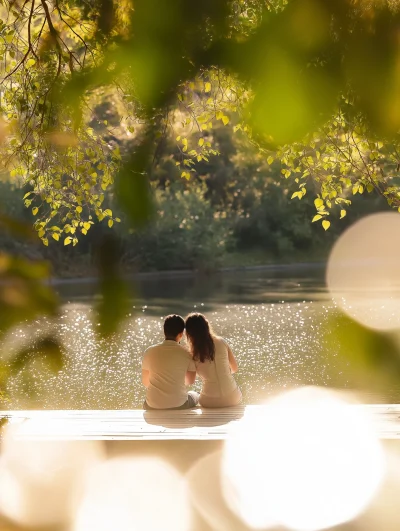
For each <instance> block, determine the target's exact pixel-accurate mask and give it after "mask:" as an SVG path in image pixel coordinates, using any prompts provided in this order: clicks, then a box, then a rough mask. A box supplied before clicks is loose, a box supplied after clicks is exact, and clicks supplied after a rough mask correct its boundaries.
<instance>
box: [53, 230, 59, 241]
mask: <svg viewBox="0 0 400 531" xmlns="http://www.w3.org/2000/svg"><path fill="white" fill-rule="evenodd" d="M52 236H53V238H54V239H55V240H56V242H58V240H59V239H60V235H59V234H58V233H57V232H54V233H53V234H52Z"/></svg>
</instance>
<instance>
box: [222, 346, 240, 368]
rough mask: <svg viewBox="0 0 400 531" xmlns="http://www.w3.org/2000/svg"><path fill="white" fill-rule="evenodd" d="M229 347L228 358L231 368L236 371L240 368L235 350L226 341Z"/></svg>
mask: <svg viewBox="0 0 400 531" xmlns="http://www.w3.org/2000/svg"><path fill="white" fill-rule="evenodd" d="M225 345H226V347H227V349H228V359H229V367H230V368H231V372H232V373H235V372H236V371H237V370H238V364H237V361H236V358H235V356H234V355H233V352H232V350H231V348H230V346H229V345H227V344H226V343H225Z"/></svg>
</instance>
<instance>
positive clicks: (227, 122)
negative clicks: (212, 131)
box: [222, 116, 229, 125]
mask: <svg viewBox="0 0 400 531" xmlns="http://www.w3.org/2000/svg"><path fill="white" fill-rule="evenodd" d="M222 123H223V124H224V125H228V124H229V118H228V117H227V116H223V117H222Z"/></svg>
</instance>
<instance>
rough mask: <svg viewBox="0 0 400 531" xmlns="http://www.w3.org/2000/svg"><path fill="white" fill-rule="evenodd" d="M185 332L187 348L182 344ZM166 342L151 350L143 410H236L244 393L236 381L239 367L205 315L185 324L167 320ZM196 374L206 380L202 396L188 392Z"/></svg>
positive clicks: (147, 356) (172, 317)
mask: <svg viewBox="0 0 400 531" xmlns="http://www.w3.org/2000/svg"><path fill="white" fill-rule="evenodd" d="M185 330H186V339H187V343H188V348H185V347H184V346H182V345H180V341H181V340H182V338H183V335H184V332H185ZM164 335H165V340H164V341H163V342H162V343H160V344H159V345H154V346H152V347H150V348H148V349H147V350H146V352H145V353H144V356H143V363H142V382H143V385H144V386H145V387H146V400H145V403H144V406H143V407H144V409H146V410H152V409H190V408H193V407H196V406H197V405H198V404H199V405H200V406H202V407H206V408H213V407H214V408H216V407H228V406H236V405H238V404H240V403H241V401H242V393H241V392H240V389H239V387H238V385H237V384H236V381H235V379H234V377H233V373H234V372H236V370H237V362H236V360H235V357H234V355H233V353H232V350H231V349H230V347H229V345H228V344H227V343H226V342H225V341H224V340H223V339H222V338H220V337H217V336H216V335H215V334H214V333H213V331H212V330H211V328H210V325H209V323H208V321H207V319H206V318H205V317H204V315H202V314H201V313H192V314H190V315H189V316H188V317H187V318H186V322H185V320H184V319H183V318H182V317H181V316H180V315H169V316H168V317H167V318H166V319H165V321H164ZM196 374H198V375H199V377H200V379H201V381H202V388H201V392H200V395H199V393H196V392H195V391H188V390H187V386H189V385H192V384H193V383H194V382H195V379H196Z"/></svg>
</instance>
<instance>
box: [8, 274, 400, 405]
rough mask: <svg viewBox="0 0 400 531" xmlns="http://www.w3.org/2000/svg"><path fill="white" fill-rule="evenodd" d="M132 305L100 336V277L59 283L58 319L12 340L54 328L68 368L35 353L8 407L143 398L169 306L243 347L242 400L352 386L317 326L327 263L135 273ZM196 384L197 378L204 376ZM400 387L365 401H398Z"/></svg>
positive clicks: (323, 310)
mask: <svg viewBox="0 0 400 531" xmlns="http://www.w3.org/2000/svg"><path fill="white" fill-rule="evenodd" d="M134 289H135V291H136V293H137V295H136V297H135V298H133V299H132V308H131V312H130V313H129V314H128V315H127V317H126V320H125V321H124V322H123V323H122V326H121V330H120V332H119V333H118V334H116V335H115V336H114V337H112V338H111V339H107V340H104V339H101V340H99V339H98V337H97V335H96V333H95V329H94V327H93V325H92V304H93V301H94V300H95V298H96V296H97V294H96V284H95V283H94V282H84V281H81V282H75V283H63V284H59V285H57V290H58V291H59V293H60V295H61V297H62V299H63V301H64V305H63V308H62V314H61V316H60V318H59V319H58V321H57V322H51V323H50V322H49V321H47V320H41V321H37V322H35V323H32V324H30V325H29V326H21V327H20V328H19V329H17V330H15V331H14V333H13V336H12V338H11V339H12V341H11V344H12V345H13V347H12V348H15V347H16V346H17V345H18V344H19V343H21V342H23V341H26V340H27V338H29V337H32V335H36V334H40V333H42V332H43V330H44V329H46V328H54V327H55V328H56V330H57V334H58V335H59V337H60V338H61V340H62V341H63V343H64V345H65V348H66V351H67V353H68V361H67V364H66V367H65V369H64V370H63V371H62V372H61V373H59V374H57V375H52V374H51V373H49V372H46V371H44V370H43V367H41V366H40V365H39V364H38V363H36V364H33V365H32V367H31V368H30V369H29V370H27V371H24V372H21V373H20V374H19V375H17V376H16V377H14V378H13V379H12V380H11V381H10V383H9V387H8V389H7V390H6V397H7V399H6V402H3V405H2V406H3V407H4V408H7V409H20V408H33V407H40V408H47V409H125V408H140V407H141V405H142V403H143V399H144V388H143V386H142V385H141V381H140V380H141V357H142V354H143V352H144V350H145V349H146V348H147V347H148V346H150V345H152V344H154V343H157V342H159V341H161V340H162V339H163V337H162V324H163V318H164V316H166V315H168V314H169V313H180V314H182V315H186V314H187V313H189V312H191V311H200V312H203V313H205V314H206V315H207V317H208V318H209V320H210V322H211V324H212V326H213V328H214V330H215V332H216V333H217V334H219V335H221V336H223V337H224V338H225V339H226V340H227V341H228V342H229V343H230V345H231V347H232V350H233V351H234V353H235V355H236V356H237V359H238V363H239V371H238V373H237V375H236V378H237V381H238V383H239V385H240V387H241V389H242V392H243V396H244V400H245V402H246V403H252V404H257V403H259V402H261V401H263V400H265V399H266V398H268V397H269V396H271V395H272V394H274V393H276V392H279V391H281V390H283V389H287V388H290V387H293V386H298V385H308V384H310V385H323V386H335V387H339V388H348V387H349V385H350V384H349V378H348V376H349V374H350V372H351V367H350V365H348V364H347V363H344V364H343V360H341V362H340V363H339V360H338V359H337V356H336V352H335V348H332V344H331V343H329V346H328V344H327V343H326V342H325V340H324V335H323V334H322V333H321V330H322V329H323V328H324V326H325V325H326V324H327V320H328V318H329V316H330V315H332V313H334V312H336V309H335V308H334V305H333V303H332V301H331V300H330V299H329V296H328V294H327V292H326V289H325V285H324V269H323V267H322V266H314V267H300V266H298V267H288V268H284V267H283V268H282V267H281V268H269V269H260V270H257V269H255V270H250V271H249V270H246V271H239V272H222V273H219V274H216V275H212V276H206V275H202V276H193V275H183V274H182V275H166V276H159V277H156V276H152V275H149V276H147V277H146V276H145V277H141V278H140V279H138V280H137V281H136V283H135V286H134ZM196 387H197V388H199V386H198V384H196ZM399 397H400V389H399V390H397V389H395V390H390V391H389V390H388V392H387V393H385V395H384V396H382V395H379V396H377V395H373V394H369V395H368V394H367V395H364V396H363V399H365V401H373V402H376V401H388V402H393V401H398V398H399Z"/></svg>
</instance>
